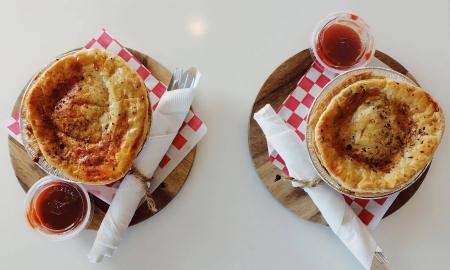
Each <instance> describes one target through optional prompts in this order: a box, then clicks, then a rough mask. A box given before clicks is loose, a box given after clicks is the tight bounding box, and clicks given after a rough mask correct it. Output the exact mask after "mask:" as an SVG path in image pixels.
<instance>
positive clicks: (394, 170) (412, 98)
mask: <svg viewBox="0 0 450 270" xmlns="http://www.w3.org/2000/svg"><path fill="white" fill-rule="evenodd" d="M444 126H445V120H444V114H443V112H442V109H441V108H440V107H439V105H438V104H437V103H436V102H435V101H434V100H433V98H432V97H431V96H430V95H429V94H427V93H426V92H425V91H423V90H422V89H421V88H419V87H413V86H411V85H409V84H406V83H403V82H397V81H393V80H390V79H385V78H376V79H368V80H362V81H357V82H355V83H353V84H351V85H349V86H348V87H346V88H345V89H343V90H341V91H340V92H339V94H337V95H336V96H335V97H334V98H332V99H331V102H330V103H329V104H328V106H327V107H326V109H325V110H324V112H323V113H322V114H321V115H320V118H319V119H318V122H317V125H316V127H315V130H314V133H315V135H314V137H315V145H316V148H317V154H318V157H319V159H320V161H321V162H322V164H323V166H324V167H325V168H326V169H327V171H328V172H329V174H330V175H331V176H333V177H334V178H335V179H336V180H337V181H338V183H339V184H340V185H341V186H342V187H343V188H345V189H348V190H350V191H354V192H371V193H378V192H386V191H391V190H394V189H396V188H397V187H399V186H401V185H403V184H405V183H406V182H408V181H409V180H410V179H411V178H412V177H413V176H414V175H415V174H417V173H418V172H419V171H420V170H421V169H422V168H423V167H424V166H425V165H426V164H427V163H428V162H429V160H430V158H431V156H432V155H433V153H434V151H435V149H436V147H437V146H438V145H439V143H440V141H441V138H442V135H443V132H444Z"/></svg>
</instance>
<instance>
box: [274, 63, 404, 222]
mask: <svg viewBox="0 0 450 270" xmlns="http://www.w3.org/2000/svg"><path fill="white" fill-rule="evenodd" d="M336 75H337V74H336V73H333V72H331V71H329V70H327V69H325V68H324V67H323V66H322V65H320V64H319V63H318V62H317V61H315V62H313V64H312V65H311V67H310V68H309V70H308V71H307V72H306V73H305V75H303V77H302V78H301V79H300V80H299V82H298V83H297V86H296V88H295V89H294V91H292V93H291V94H289V96H288V97H287V98H286V100H285V101H284V102H283V103H282V105H281V106H280V107H279V108H278V109H277V113H278V115H279V116H280V117H281V118H282V119H283V120H284V121H285V122H286V123H287V124H288V125H289V126H290V127H292V128H293V129H294V131H295V133H296V134H297V135H298V137H299V139H300V140H301V141H302V142H304V140H305V137H306V135H305V134H306V118H307V115H308V113H309V110H310V108H311V106H312V104H313V102H314V100H315V99H316V97H317V96H318V95H319V94H320V92H321V91H322V89H323V88H324V87H325V85H327V83H328V82H330V81H331V79H333V78H334V77H336ZM268 149H269V160H270V161H271V162H272V164H273V165H275V166H276V167H277V168H279V169H280V170H282V171H283V172H284V173H285V174H286V175H289V171H288V169H287V167H286V165H285V163H284V161H283V158H282V157H281V156H280V155H279V154H278V153H277V152H276V151H275V149H273V147H271V146H270V145H268ZM397 195H398V193H395V194H393V195H390V196H388V197H386V198H382V199H373V200H364V199H355V198H350V197H348V196H345V195H342V196H343V198H342V199H343V200H345V202H346V203H347V204H348V205H349V206H350V207H351V208H352V209H353V211H354V212H355V213H356V215H357V216H358V217H359V218H360V219H361V221H362V222H363V223H364V224H366V225H367V226H368V227H369V228H370V229H373V228H375V227H376V226H377V225H378V223H379V222H380V220H381V219H382V218H383V216H384V214H385V213H386V211H387V210H388V209H389V207H390V206H391V204H392V203H393V202H394V200H395V198H397Z"/></svg>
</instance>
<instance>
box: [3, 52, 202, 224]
mask: <svg viewBox="0 0 450 270" xmlns="http://www.w3.org/2000/svg"><path fill="white" fill-rule="evenodd" d="M128 50H129V51H130V52H131V53H132V54H133V55H134V56H135V57H136V58H137V59H138V60H139V61H140V62H141V63H142V64H143V65H145V66H146V67H147V68H148V69H149V70H150V71H151V72H152V74H153V76H155V77H156V78H157V79H158V80H160V81H161V82H163V83H164V84H166V85H167V84H168V83H169V81H170V79H171V76H172V74H171V72H170V71H169V70H168V69H167V68H165V67H164V66H163V65H161V64H160V63H158V62H157V61H155V60H154V59H153V58H151V57H149V56H147V55H145V54H143V53H140V52H138V51H136V50H132V49H128ZM24 90H25V89H23V90H22V92H21V94H20V95H19V97H18V98H17V100H16V104H15V105H14V108H13V112H12V114H14V113H15V112H18V111H19V108H20V103H21V101H22V96H23V92H24ZM8 145H9V155H10V157H11V162H12V165H13V168H14V172H15V174H16V176H17V179H18V180H19V183H20V184H21V186H22V188H23V189H24V190H25V191H27V190H28V189H29V188H30V187H31V186H32V185H33V183H35V182H36V181H37V180H39V179H40V178H41V177H43V176H46V175H47V174H46V173H45V172H44V171H43V170H42V169H40V168H39V167H38V166H37V165H36V164H35V163H34V162H33V160H32V159H31V158H30V156H29V155H28V154H27V152H26V151H25V149H24V147H23V146H22V145H21V144H20V143H18V142H17V141H16V140H15V139H13V138H12V137H11V136H9V137H8ZM195 151H196V148H194V149H192V151H191V152H190V153H189V154H188V155H187V156H186V157H185V158H184V160H183V161H182V162H181V163H180V164H179V165H178V166H177V167H176V168H175V170H173V171H172V173H170V174H169V176H168V177H167V178H166V180H165V181H164V182H163V183H162V184H161V185H160V186H159V187H158V188H157V189H156V190H155V191H154V192H153V193H152V195H151V198H152V199H153V200H154V202H155V205H156V209H157V211H156V212H152V211H151V210H150V209H149V208H148V207H147V204H146V203H144V204H142V205H141V206H140V207H139V208H138V209H137V210H136V213H135V214H134V216H133V219H132V220H131V223H130V225H134V224H137V223H139V222H142V221H144V220H146V219H148V218H150V217H151V216H153V215H154V214H156V213H157V212H159V211H161V209H162V208H164V207H165V206H166V205H167V204H168V203H169V202H170V201H171V200H172V199H173V198H174V197H175V196H176V195H177V193H178V192H179V191H180V189H181V187H182V186H183V185H184V183H185V182H186V180H187V178H188V175H189V172H190V170H191V168H192V165H193V164H194V159H195ZM91 198H92V201H93V203H94V216H93V219H92V222H91V224H90V225H89V228H90V229H93V230H97V229H98V227H99V226H100V224H101V222H102V220H103V217H104V216H105V213H106V211H107V210H108V207H109V205H108V204H107V203H105V202H103V201H102V200H100V199H98V198H97V197H95V196H92V195H91Z"/></svg>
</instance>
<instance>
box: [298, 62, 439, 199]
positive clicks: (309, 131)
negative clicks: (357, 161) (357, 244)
mask: <svg viewBox="0 0 450 270" xmlns="http://www.w3.org/2000/svg"><path fill="white" fill-rule="evenodd" d="M368 72H369V73H371V75H373V76H382V77H386V78H389V79H393V80H397V81H402V82H405V83H408V84H410V85H413V86H419V85H418V84H417V83H416V82H415V81H413V80H411V79H410V78H408V77H406V76H405V75H403V74H401V73H399V72H396V71H394V70H391V69H387V68H381V67H366V68H358V69H354V70H351V71H348V72H345V73H342V74H340V75H338V76H337V77H336V78H334V79H333V80H332V81H330V82H329V83H328V84H327V85H326V86H325V87H324V88H323V90H322V92H321V93H320V94H319V95H318V96H317V98H316V99H315V100H314V103H313V104H312V106H311V112H312V111H314V110H315V109H316V108H317V104H318V103H319V102H320V101H321V100H322V99H323V98H324V97H325V96H326V95H325V94H326V93H327V92H329V91H331V90H332V89H333V88H335V87H336V86H338V85H339V84H341V83H342V82H344V81H345V80H346V79H348V78H349V77H351V76H354V75H357V74H362V73H368ZM310 115H311V113H309V114H308V118H307V123H308V125H307V128H306V145H307V150H308V155H309V157H310V159H311V163H312V165H313V167H314V168H315V170H316V171H317V173H318V175H319V177H320V178H321V179H322V180H323V181H324V182H325V183H327V184H328V185H329V186H330V187H332V188H333V189H334V190H336V191H338V192H340V193H342V194H345V195H347V196H349V197H353V198H360V199H379V198H384V197H387V196H389V195H392V194H394V193H396V192H400V191H403V190H405V189H407V188H408V187H409V186H411V185H412V184H414V182H416V181H417V180H418V179H419V178H420V176H421V175H422V174H423V172H424V171H425V170H426V169H427V167H429V166H430V163H431V158H430V161H429V162H428V163H427V165H426V166H424V168H422V170H420V171H419V172H417V174H416V175H414V176H413V177H412V178H411V179H410V180H409V181H407V182H406V183H404V184H403V185H401V186H399V187H397V188H396V189H394V190H390V191H385V192H354V191H350V190H348V189H345V188H344V187H342V186H341V185H340V184H339V182H338V181H337V180H336V179H335V178H334V177H332V176H331V175H330V174H329V173H328V171H327V170H326V168H325V167H324V166H323V165H322V163H321V161H320V159H319V157H318V155H317V152H316V149H315V146H314V128H313V127H311V125H310V124H309V123H310Z"/></svg>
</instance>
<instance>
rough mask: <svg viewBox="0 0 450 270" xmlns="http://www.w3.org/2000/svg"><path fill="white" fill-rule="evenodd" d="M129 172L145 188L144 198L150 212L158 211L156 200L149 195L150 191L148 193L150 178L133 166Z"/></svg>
mask: <svg viewBox="0 0 450 270" xmlns="http://www.w3.org/2000/svg"><path fill="white" fill-rule="evenodd" d="M130 173H132V174H133V175H134V176H136V178H137V179H138V180H139V181H140V182H141V183H142V185H143V186H144V189H145V194H144V199H145V201H146V203H147V207H148V209H149V210H150V211H151V212H152V213H156V212H158V207H157V206H156V202H155V200H154V199H153V198H152V197H151V195H152V194H151V193H150V186H151V180H152V178H148V177H146V176H145V175H143V174H142V173H140V172H139V171H138V170H137V169H136V168H135V167H133V168H131V171H130Z"/></svg>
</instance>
